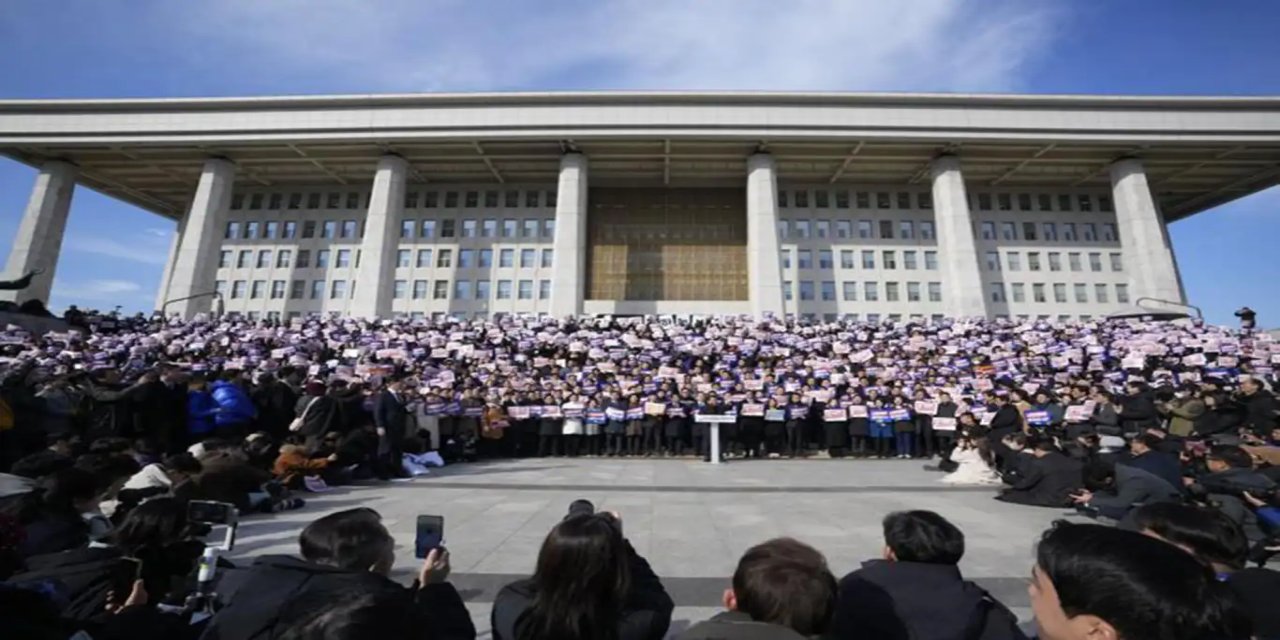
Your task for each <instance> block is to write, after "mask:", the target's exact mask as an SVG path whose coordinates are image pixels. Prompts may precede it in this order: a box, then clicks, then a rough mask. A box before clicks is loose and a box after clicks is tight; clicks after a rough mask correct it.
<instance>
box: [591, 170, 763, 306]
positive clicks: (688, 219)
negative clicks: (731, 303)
mask: <svg viewBox="0 0 1280 640" xmlns="http://www.w3.org/2000/svg"><path fill="white" fill-rule="evenodd" d="M587 203H588V212H589V213H588V215H587V298H588V299H592V300H746V299H747V218H746V215H747V213H746V211H747V209H746V206H747V205H746V194H745V192H744V190H743V189H621V188H619V189H611V188H602V189H591V191H590V192H589V194H588V197H587Z"/></svg>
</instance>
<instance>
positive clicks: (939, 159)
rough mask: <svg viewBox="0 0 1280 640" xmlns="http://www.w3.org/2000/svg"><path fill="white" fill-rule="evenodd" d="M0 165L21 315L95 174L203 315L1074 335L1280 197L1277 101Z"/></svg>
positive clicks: (260, 107)
mask: <svg viewBox="0 0 1280 640" xmlns="http://www.w3.org/2000/svg"><path fill="white" fill-rule="evenodd" d="M0 152H2V153H4V154H5V155H7V156H9V157H11V158H13V159H16V160H18V161H20V162H23V163H26V164H29V165H31V166H32V167H35V168H37V169H38V175H37V177H36V181H35V185H34V187H33V189H32V191H31V196H30V199H29V201H28V204H27V207H26V210H25V211H24V212H23V213H22V221H21V224H20V226H19V230H18V234H17V237H16V240H15V242H14V245H13V247H12V249H11V251H10V253H9V259H8V264H7V270H6V276H7V277H8V278H16V277H18V276H19V275H21V274H23V273H26V272H28V271H30V270H32V269H43V271H42V273H40V275H38V276H37V277H36V278H35V281H34V283H33V284H32V286H30V287H29V288H27V289H24V290H21V291H6V292H0V293H2V294H5V295H7V296H8V297H7V299H10V300H15V301H17V302H23V301H25V300H28V299H33V298H34V299H41V300H47V299H48V297H49V294H50V288H51V286H52V282H53V277H54V274H55V270H56V267H57V263H58V255H59V251H60V247H61V244H62V236H63V230H64V229H65V227H66V223H67V218H68V215H69V213H70V211H71V205H72V201H73V195H74V192H75V188H76V187H77V186H82V187H88V188H90V189H94V190H96V191H99V192H102V193H104V194H108V195H110V196H112V197H115V198H119V199H121V200H124V201H127V202H129V203H132V204H134V205H137V206H139V207H141V208H143V209H146V210H148V211H151V212H153V213H155V214H156V215H157V216H162V217H164V218H167V219H168V220H170V221H172V222H173V223H174V225H175V232H174V235H173V241H172V246H171V248H170V250H169V255H168V259H167V262H166V266H165V268H164V273H163V277H162V280H161V284H160V290H159V291H158V293H157V296H156V308H157V309H164V311H165V312H166V313H170V314H179V315H182V316H187V317H189V316H192V315H195V314H197V313H202V312H208V311H210V310H225V312H227V313H237V314H243V315H245V316H248V317H251V318H277V319H288V318H295V317H299V316H306V315H309V314H341V315H349V316H359V317H375V316H376V317H392V316H413V317H440V316H455V317H466V318H472V317H488V316H493V315H497V314H550V315H553V316H567V315H575V314H614V315H636V314H679V315H710V314H752V315H755V316H757V317H764V316H769V315H772V316H775V317H784V316H786V317H798V318H809V319H815V320H821V319H827V320H831V319H836V318H850V319H858V320H888V319H908V318H925V319H928V318H938V317H944V316H945V317H989V318H995V317H1010V318H1013V317H1044V318H1049V319H1081V318H1090V317H1099V316H1105V315H1108V314H1113V313H1117V312H1125V311H1131V310H1133V309H1135V308H1137V307H1139V306H1143V307H1148V308H1157V307H1158V308H1176V306H1177V305H1182V304H1185V303H1187V302H1188V301H1187V300H1186V296H1185V293H1184V291H1183V287H1182V284H1181V280H1180V277H1179V274H1178V265H1177V261H1176V257H1175V255H1174V253H1173V251H1172V248H1171V246H1170V242H1169V235H1168V232H1167V229H1166V225H1167V224H1169V223H1171V222H1174V221H1177V220H1180V219H1182V218H1185V217H1187V216H1190V215H1194V214H1197V213H1201V212H1205V211H1207V210H1209V209H1212V208H1213V207H1215V206H1217V205H1220V204H1222V203H1225V202H1228V201H1231V200H1233V199H1235V198H1239V197H1241V196H1244V195H1246V194H1249V193H1253V192H1255V191H1258V190H1261V189H1265V188H1267V187H1270V186H1272V185H1274V184H1276V183H1277V182H1280V98H1240V97H1221V98H1218V97H1195V98H1191V97H1116V96H1030V95H932V94H930V95H913V94H838V93H831V94H801V93H795V94H791V93H621V92H620V93H509V94H437V95H355V96H315V97H254V98H216V99H145V100H132V99H129V100H9V101H0ZM84 214H89V212H84ZM84 214H77V215H84ZM1229 258H1230V256H1223V259H1229Z"/></svg>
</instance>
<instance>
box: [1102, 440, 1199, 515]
mask: <svg viewBox="0 0 1280 640" xmlns="http://www.w3.org/2000/svg"><path fill="white" fill-rule="evenodd" d="M1148 455H1149V454H1148ZM1144 457H1145V456H1144ZM1115 488H1116V492H1115V494H1114V495H1107V494H1094V495H1093V498H1092V499H1091V500H1090V501H1089V506H1091V507H1096V508H1097V509H1098V513H1100V514H1102V515H1104V516H1106V517H1108V518H1111V519H1113V520H1122V519H1124V517H1125V516H1127V515H1129V512H1130V511H1131V510H1132V509H1133V508H1134V507H1136V506H1138V505H1143V504H1152V503H1155V502H1177V501H1178V500H1179V499H1181V498H1182V492H1181V491H1180V490H1179V489H1178V488H1177V487H1175V486H1173V485H1171V484H1169V483H1168V482H1166V481H1165V480H1164V479H1163V478H1161V477H1159V476H1157V475H1155V474H1153V473H1151V472H1149V471H1147V470H1145V469H1141V468H1138V467H1132V466H1129V465H1124V464H1118V465H1116V484H1115Z"/></svg>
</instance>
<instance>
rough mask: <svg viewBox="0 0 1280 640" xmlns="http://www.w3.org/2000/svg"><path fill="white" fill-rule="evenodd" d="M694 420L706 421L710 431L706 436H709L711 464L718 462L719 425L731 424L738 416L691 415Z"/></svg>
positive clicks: (730, 414) (729, 414)
mask: <svg viewBox="0 0 1280 640" xmlns="http://www.w3.org/2000/svg"><path fill="white" fill-rule="evenodd" d="M693 421H694V422H702V423H706V425H707V426H709V427H710V431H711V433H709V434H707V437H709V438H711V464H720V462H721V460H720V425H722V424H733V423H735V422H737V421H738V416H736V415H734V414H732V413H728V414H701V413H695V414H694V415H693Z"/></svg>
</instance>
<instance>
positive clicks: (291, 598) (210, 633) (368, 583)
mask: <svg viewBox="0 0 1280 640" xmlns="http://www.w3.org/2000/svg"><path fill="white" fill-rule="evenodd" d="M358 598H364V599H367V600H368V604H367V606H363V607H361V608H360V609H359V610H357V611H348V612H344V614H345V615H347V616H349V617H350V618H352V619H353V620H354V621H355V623H354V624H355V627H356V628H355V629H352V630H350V631H351V634H350V637H368V638H370V639H373V638H379V639H381V638H386V639H387V640H405V639H409V638H413V639H423V640H473V639H474V638H475V637H476V629H475V626H474V625H473V624H472V623H471V616H470V614H468V613H467V608H466V606H465V605H463V604H462V598H461V597H460V596H459V595H458V591H457V590H456V589H454V588H453V585H451V584H449V583H440V584H429V585H426V586H422V587H419V586H418V585H417V584H416V583H415V585H414V586H413V587H409V588H405V587H403V586H401V585H399V584H396V583H395V582H392V581H391V580H389V579H387V578H386V577H384V576H381V575H378V574H376V573H370V572H368V571H344V570H342V569H338V568H335V567H328V566H323V565H318V564H313V563H310V562H307V561H305V560H301V559H299V558H293V557H290V556H278V555H269V556H262V557H260V558H258V559H257V560H256V561H255V562H254V564H253V566H252V567H250V569H249V571H248V573H247V575H245V576H244V580H243V584H242V586H241V587H240V588H239V589H237V590H236V592H235V593H234V594H233V595H232V596H231V602H230V603H228V604H227V606H226V607H225V608H223V609H222V610H221V611H219V612H218V614H217V615H215V616H214V617H213V620H212V621H210V623H209V626H208V628H206V629H205V632H204V635H202V636H201V638H202V640H272V639H274V638H279V637H280V636H281V635H283V634H284V633H285V632H286V631H288V630H289V629H290V628H293V627H297V626H300V625H302V624H305V623H307V622H309V621H311V620H313V619H314V618H316V617H317V616H319V615H322V614H324V613H325V612H327V611H328V610H329V609H331V608H332V607H333V606H334V604H335V603H337V602H340V601H341V602H350V601H353V600H356V599H358ZM362 623H363V624H362ZM361 631H363V633H361ZM388 632H390V633H388Z"/></svg>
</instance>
